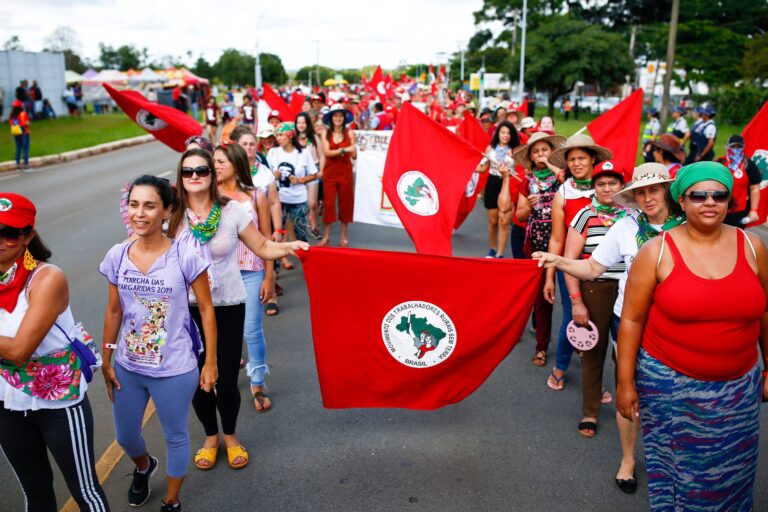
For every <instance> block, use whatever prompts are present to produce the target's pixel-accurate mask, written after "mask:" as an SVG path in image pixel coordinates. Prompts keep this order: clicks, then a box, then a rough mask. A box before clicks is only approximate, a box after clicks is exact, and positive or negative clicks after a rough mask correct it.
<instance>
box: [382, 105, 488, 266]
mask: <svg viewBox="0 0 768 512" xmlns="http://www.w3.org/2000/svg"><path fill="white" fill-rule="evenodd" d="M481 157H482V154H481V152H480V151H478V150H477V149H475V148H474V147H472V146H471V145H470V144H469V143H468V142H466V141H464V140H463V139H461V138H459V137H457V136H456V135H454V134H453V133H451V132H450V131H449V130H448V129H447V128H445V127H443V126H441V125H440V124H438V123H436V122H435V121H433V120H432V119H430V118H429V117H427V116H426V115H425V114H423V113H421V112H420V111H419V110H418V109H417V108H416V107H414V106H413V105H411V104H410V103H408V102H406V103H403V106H402V110H401V111H400V116H399V118H398V123H397V127H396V128H395V131H394V133H393V134H392V139H391V141H390V144H389V150H388V151H387V161H386V164H385V165H384V176H383V178H382V182H383V185H384V192H385V193H386V194H387V197H388V198H389V200H390V202H391V203H392V206H393V208H394V209H395V211H396V212H397V216H398V217H399V218H400V220H401V221H402V223H403V226H404V227H405V230H406V231H407V232H408V235H409V236H410V237H411V239H412V240H413V243H414V245H415V246H416V251H417V252H419V253H426V254H440V255H444V256H450V255H451V232H452V230H453V224H454V222H455V220H456V211H457V210H458V207H459V202H460V201H461V197H462V195H464V190H465V189H466V187H467V182H468V181H469V178H470V177H471V176H472V173H473V172H474V171H475V168H476V167H477V164H478V162H479V161H480V158H481Z"/></svg>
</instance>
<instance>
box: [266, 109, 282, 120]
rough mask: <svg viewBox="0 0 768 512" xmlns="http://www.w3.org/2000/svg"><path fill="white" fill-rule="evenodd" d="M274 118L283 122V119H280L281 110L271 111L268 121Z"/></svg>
mask: <svg viewBox="0 0 768 512" xmlns="http://www.w3.org/2000/svg"><path fill="white" fill-rule="evenodd" d="M272 117H276V118H278V119H279V120H281V121H282V120H283V119H282V118H281V117H280V111H279V110H272V111H270V113H269V116H268V117H267V119H270V118H272Z"/></svg>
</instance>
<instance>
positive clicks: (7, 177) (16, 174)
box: [0, 172, 21, 181]
mask: <svg viewBox="0 0 768 512" xmlns="http://www.w3.org/2000/svg"><path fill="white" fill-rule="evenodd" d="M19 176H21V173H20V172H15V173H13V174H10V175H8V176H2V177H0V181H5V180H10V179H13V178H18V177H19Z"/></svg>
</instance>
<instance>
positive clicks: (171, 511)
mask: <svg viewBox="0 0 768 512" xmlns="http://www.w3.org/2000/svg"><path fill="white" fill-rule="evenodd" d="M160 512H181V503H179V502H178V501H177V502H176V503H165V502H163V506H162V507H160Z"/></svg>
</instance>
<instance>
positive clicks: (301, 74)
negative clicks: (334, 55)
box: [295, 66, 336, 85]
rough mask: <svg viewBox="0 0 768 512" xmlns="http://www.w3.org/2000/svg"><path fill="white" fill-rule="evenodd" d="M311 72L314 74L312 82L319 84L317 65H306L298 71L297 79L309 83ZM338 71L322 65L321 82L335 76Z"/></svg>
mask: <svg viewBox="0 0 768 512" xmlns="http://www.w3.org/2000/svg"><path fill="white" fill-rule="evenodd" d="M310 74H311V75H312V84H313V85H317V67H316V66H304V67H303V68H301V69H299V70H298V71H297V72H296V76H295V80H296V81H297V82H301V83H305V84H307V83H309V81H310V78H309V76H310ZM335 74H336V71H335V70H333V69H331V68H329V67H325V66H320V83H323V82H325V81H326V80H328V79H329V78H333V76H334V75H335Z"/></svg>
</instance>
